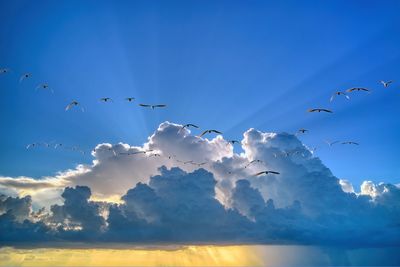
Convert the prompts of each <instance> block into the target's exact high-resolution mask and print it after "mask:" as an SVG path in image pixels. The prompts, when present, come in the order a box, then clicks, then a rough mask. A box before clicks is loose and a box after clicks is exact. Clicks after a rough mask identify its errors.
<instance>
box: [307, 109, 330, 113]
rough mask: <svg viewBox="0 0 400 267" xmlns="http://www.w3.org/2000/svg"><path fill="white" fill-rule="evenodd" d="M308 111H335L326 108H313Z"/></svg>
mask: <svg viewBox="0 0 400 267" xmlns="http://www.w3.org/2000/svg"><path fill="white" fill-rule="evenodd" d="M307 111H308V112H327V113H333V111H331V110H329V109H325V108H311V109H309V110H307Z"/></svg>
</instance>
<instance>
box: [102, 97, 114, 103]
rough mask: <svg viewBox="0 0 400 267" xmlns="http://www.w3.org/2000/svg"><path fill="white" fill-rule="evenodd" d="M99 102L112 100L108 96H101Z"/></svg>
mask: <svg viewBox="0 0 400 267" xmlns="http://www.w3.org/2000/svg"><path fill="white" fill-rule="evenodd" d="M100 102H104V103H107V102H113V100H112V99H111V98H110V97H102V98H100Z"/></svg>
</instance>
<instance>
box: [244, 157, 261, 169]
mask: <svg viewBox="0 0 400 267" xmlns="http://www.w3.org/2000/svg"><path fill="white" fill-rule="evenodd" d="M262 162H263V161H262V160H259V159H254V160H252V161H250V162H249V163H247V165H246V166H244V168H247V167H249V166H250V165H251V164H253V163H262Z"/></svg>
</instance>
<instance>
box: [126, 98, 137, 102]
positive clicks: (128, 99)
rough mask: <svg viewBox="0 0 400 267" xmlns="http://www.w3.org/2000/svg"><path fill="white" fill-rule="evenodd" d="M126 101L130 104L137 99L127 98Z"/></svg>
mask: <svg viewBox="0 0 400 267" xmlns="http://www.w3.org/2000/svg"><path fill="white" fill-rule="evenodd" d="M125 100H126V101H128V102H132V101H133V100H135V98H134V97H127V98H125Z"/></svg>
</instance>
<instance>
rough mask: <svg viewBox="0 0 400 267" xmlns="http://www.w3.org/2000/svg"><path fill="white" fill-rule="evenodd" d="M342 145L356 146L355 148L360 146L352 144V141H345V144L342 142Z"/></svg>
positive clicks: (355, 143)
mask: <svg viewBox="0 0 400 267" xmlns="http://www.w3.org/2000/svg"><path fill="white" fill-rule="evenodd" d="M342 145H356V146H358V145H360V144H359V143H357V142H353V141H346V142H342Z"/></svg>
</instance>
